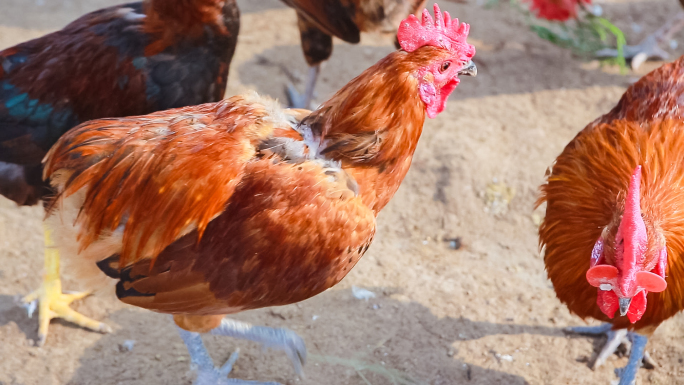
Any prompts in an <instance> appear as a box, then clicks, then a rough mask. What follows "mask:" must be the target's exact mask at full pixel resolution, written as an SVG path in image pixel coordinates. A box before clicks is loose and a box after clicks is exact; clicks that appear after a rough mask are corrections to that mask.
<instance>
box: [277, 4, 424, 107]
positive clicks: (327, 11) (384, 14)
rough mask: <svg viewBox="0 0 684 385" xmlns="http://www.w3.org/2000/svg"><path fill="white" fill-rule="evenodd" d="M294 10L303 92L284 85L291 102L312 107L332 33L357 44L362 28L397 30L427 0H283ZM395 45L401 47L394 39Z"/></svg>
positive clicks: (331, 42) (422, 6) (330, 44)
mask: <svg viewBox="0 0 684 385" xmlns="http://www.w3.org/2000/svg"><path fill="white" fill-rule="evenodd" d="M283 2H284V3H285V4H287V5H289V6H290V7H292V8H294V9H295V10H296V11H297V24H298V27H299V33H300V36H301V40H302V50H303V51H304V58H305V59H306V62H307V63H308V64H309V67H310V68H309V75H308V78H307V81H306V86H305V91H304V95H300V94H299V93H298V92H297V91H296V90H295V89H294V87H293V86H292V85H288V87H287V95H288V98H289V103H290V106H293V107H296V108H311V102H312V99H313V94H314V89H315V86H316V79H318V74H319V72H320V69H321V63H322V62H324V61H326V60H328V58H330V55H331V54H332V49H333V41H332V38H333V36H335V37H337V38H339V39H342V40H344V41H346V42H347V43H352V44H356V43H358V42H359V41H360V40H361V32H382V33H392V34H396V31H397V28H398V27H399V23H400V22H401V20H402V19H403V18H405V17H406V16H408V15H409V14H416V15H419V12H420V11H421V10H422V9H423V8H424V7H425V3H426V2H427V0H283ZM397 48H400V47H399V45H398V42H397Z"/></svg>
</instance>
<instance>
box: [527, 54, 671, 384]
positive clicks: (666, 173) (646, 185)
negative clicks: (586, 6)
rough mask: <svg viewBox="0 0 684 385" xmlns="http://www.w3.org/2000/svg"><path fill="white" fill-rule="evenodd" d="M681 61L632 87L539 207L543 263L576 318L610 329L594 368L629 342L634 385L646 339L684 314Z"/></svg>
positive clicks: (628, 370)
mask: <svg viewBox="0 0 684 385" xmlns="http://www.w3.org/2000/svg"><path fill="white" fill-rule="evenodd" d="M682 95H684V57H682V58H680V59H678V60H677V61H675V62H673V63H669V64H666V65H664V66H662V67H660V68H658V69H656V70H655V71H653V72H651V73H650V74H648V75H646V76H644V77H643V78H642V79H640V80H639V81H638V82H637V83H635V84H633V85H632V86H631V87H629V89H627V91H626V92H625V94H624V95H623V96H622V99H621V100H620V102H619V103H618V105H617V106H616V107H615V108H613V110H612V111H610V112H609V113H608V114H606V115H604V116H602V117H601V118H599V119H597V120H596V121H594V122H593V123H591V124H589V126H587V127H586V128H585V129H584V130H582V132H580V133H579V134H578V135H577V136H576V137H575V139H573V140H572V142H570V144H568V145H567V146H566V147H565V149H564V150H563V152H562V153H561V155H560V156H558V158H557V159H556V162H555V164H554V165H553V168H552V171H550V173H548V176H547V182H546V184H545V185H543V186H542V195H541V198H540V200H539V203H540V204H541V203H544V202H545V203H546V204H547V207H546V218H545V219H544V222H543V223H542V225H541V227H540V228H539V242H540V245H541V246H542V247H543V248H544V249H545V252H544V262H545V264H546V270H547V271H548V275H549V278H550V280H551V282H552V283H553V286H554V289H555V291H556V295H557V296H558V298H559V299H560V300H561V302H563V303H565V304H566V305H567V306H568V308H569V310H570V311H571V312H572V313H575V314H577V315H578V316H580V317H582V318H588V317H590V318H594V319H598V320H602V321H606V322H609V324H607V325H604V326H600V327H598V328H591V327H588V328H585V327H583V328H574V329H572V330H574V331H575V332H580V333H590V334H602V333H607V334H608V336H609V339H608V342H607V343H606V346H605V347H604V349H603V350H602V351H601V352H600V353H599V355H598V357H597V359H596V361H595V363H594V365H593V366H594V367H597V366H599V365H601V364H602V363H603V362H604V361H605V359H606V358H607V357H608V356H609V355H610V354H612V352H613V351H614V350H615V349H616V348H617V347H618V346H619V345H620V344H621V342H622V341H624V340H625V338H626V337H627V338H629V340H630V341H631V345H632V348H631V353H630V358H629V362H628V364H627V366H626V367H625V368H624V369H620V370H618V371H617V372H618V375H619V376H620V384H622V385H626V384H632V383H634V382H635V379H636V374H637V371H638V368H639V367H640V365H641V362H642V359H644V358H648V357H645V356H644V348H645V345H646V342H647V338H648V336H650V335H651V334H652V333H653V331H654V330H655V329H656V328H657V327H658V325H660V324H661V323H662V322H663V321H665V320H667V319H668V318H670V317H672V316H674V315H675V314H676V313H677V312H679V311H680V310H682V309H684V260H682V255H684V254H683V253H684V216H682V214H681V212H682V211H681V207H682V205H683V204H684V201H683V200H682V199H683V198H684V195H682V190H681V186H682V185H683V184H684V121H682V118H683V117H684V116H683V115H682V111H683V109H682V107H684V105H682Z"/></svg>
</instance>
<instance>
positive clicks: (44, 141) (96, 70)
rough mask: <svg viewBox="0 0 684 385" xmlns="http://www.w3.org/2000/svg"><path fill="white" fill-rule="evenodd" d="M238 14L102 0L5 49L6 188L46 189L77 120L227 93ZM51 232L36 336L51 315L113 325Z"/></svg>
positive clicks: (173, 0)
mask: <svg viewBox="0 0 684 385" xmlns="http://www.w3.org/2000/svg"><path fill="white" fill-rule="evenodd" d="M239 25H240V18H239V12H238V9H237V6H236V4H235V1H234V0H147V1H145V2H141V3H130V4H126V5H121V6H115V7H111V8H105V9H101V10H99V11H95V12H92V13H89V14H87V15H85V16H83V17H81V18H79V19H78V20H76V21H74V22H72V23H71V24H69V25H68V26H66V27H65V28H64V29H62V30H60V31H57V32H54V33H51V34H49V35H46V36H43V37H41V38H38V39H35V40H31V41H28V42H25V43H22V44H19V45H17V46H14V47H11V48H8V49H5V50H4V51H0V194H2V195H4V196H6V197H7V198H9V199H11V200H13V201H15V202H16V203H17V204H20V205H33V204H36V203H37V202H38V201H39V200H40V199H41V198H43V197H44V195H45V194H47V193H48V189H47V188H46V184H44V182H43V180H42V166H41V161H42V159H43V157H44V156H45V154H46V153H47V151H48V149H49V148H50V147H51V146H52V145H53V144H54V143H55V142H56V141H57V139H58V138H59V137H60V136H61V135H63V134H64V133H65V132H67V131H68V130H69V129H71V128H73V127H75V126H76V125H78V124H79V123H82V122H85V121H88V120H91V119H98V118H105V117H118V116H127V115H140V114H146V113H150V112H154V111H159V110H164V109H169V108H175V107H182V106H187V105H195V104H199V103H207V102H215V101H219V100H221V98H222V97H223V94H224V92H225V89H226V80H227V77H228V67H229V64H230V61H231V59H232V57H233V53H234V52H235V45H236V42H237V34H238V30H239ZM51 238H52V236H51V235H50V233H49V231H48V230H46V231H45V246H46V250H45V270H46V271H45V276H44V279H43V283H42V285H41V287H40V289H38V290H36V291H35V292H34V293H32V294H30V295H28V296H27V297H25V298H24V301H25V302H26V303H27V304H28V305H29V312H30V313H31V312H32V311H33V309H34V308H35V303H36V302H35V301H36V300H38V306H39V307H38V309H39V332H38V336H39V341H38V343H39V344H42V343H43V342H44V341H45V338H46V336H47V330H48V324H49V322H50V319H51V318H55V317H61V318H64V319H66V320H68V321H71V322H74V323H76V324H78V325H81V326H83V327H87V328H90V329H93V330H99V331H107V330H109V327H108V326H106V325H105V324H103V323H100V322H97V321H94V320H92V319H89V318H87V317H84V316H82V315H80V314H78V313H76V312H75V311H73V310H71V309H70V308H69V304H70V303H71V302H72V301H74V300H76V299H78V298H82V297H83V296H85V295H86V294H87V293H78V294H62V289H61V281H60V277H59V254H58V253H57V251H56V250H55V249H54V248H53V247H52V239H51Z"/></svg>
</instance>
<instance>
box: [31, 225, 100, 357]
mask: <svg viewBox="0 0 684 385" xmlns="http://www.w3.org/2000/svg"><path fill="white" fill-rule="evenodd" d="M43 230H44V236H45V274H44V276H43V283H42V284H41V285H40V288H38V289H37V290H35V291H33V292H32V293H31V294H29V295H27V296H25V297H24V298H23V300H22V301H23V303H24V306H25V307H26V308H27V310H28V315H29V318H30V317H32V316H33V312H34V311H35V309H36V307H38V343H37V345H38V346H42V345H43V344H44V343H45V339H46V338H47V332H48V326H49V324H50V320H51V319H53V318H63V319H65V320H67V321H69V322H72V323H75V324H77V325H79V326H81V327H84V328H87V329H91V330H94V331H97V332H101V333H109V332H111V331H112V329H111V328H110V327H109V326H107V325H106V324H104V323H102V322H98V321H95V320H93V319H90V318H88V317H86V316H84V315H81V314H79V313H77V312H75V311H74V310H72V309H71V308H70V307H69V305H70V304H71V303H72V302H73V301H76V300H79V299H81V298H83V297H86V296H88V295H89V294H90V293H88V292H84V293H67V294H64V293H62V282H61V280H60V278H59V251H58V250H57V248H56V247H55V245H54V244H53V242H52V233H51V231H50V229H48V228H47V227H46V226H44V227H43Z"/></svg>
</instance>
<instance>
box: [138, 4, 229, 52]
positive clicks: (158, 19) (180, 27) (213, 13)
mask: <svg viewBox="0 0 684 385" xmlns="http://www.w3.org/2000/svg"><path fill="white" fill-rule="evenodd" d="M144 6H145V14H146V15H147V17H146V18H145V24H144V26H143V30H144V31H145V32H146V33H148V34H150V35H152V36H155V37H156V39H155V40H154V41H153V42H152V43H150V44H149V45H148V46H147V47H146V48H145V55H146V56H151V55H156V54H158V53H160V52H162V51H164V49H166V48H167V47H169V46H171V45H173V43H175V42H176V41H177V40H179V39H180V38H187V37H188V36H189V37H192V38H196V37H199V36H201V35H203V34H204V33H205V28H207V27H209V28H213V29H214V32H215V33H217V34H220V35H227V34H229V31H228V29H227V28H226V25H225V22H224V17H226V18H231V17H235V16H236V15H237V14H238V12H239V11H238V8H237V4H236V2H235V0H145V3H144Z"/></svg>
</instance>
